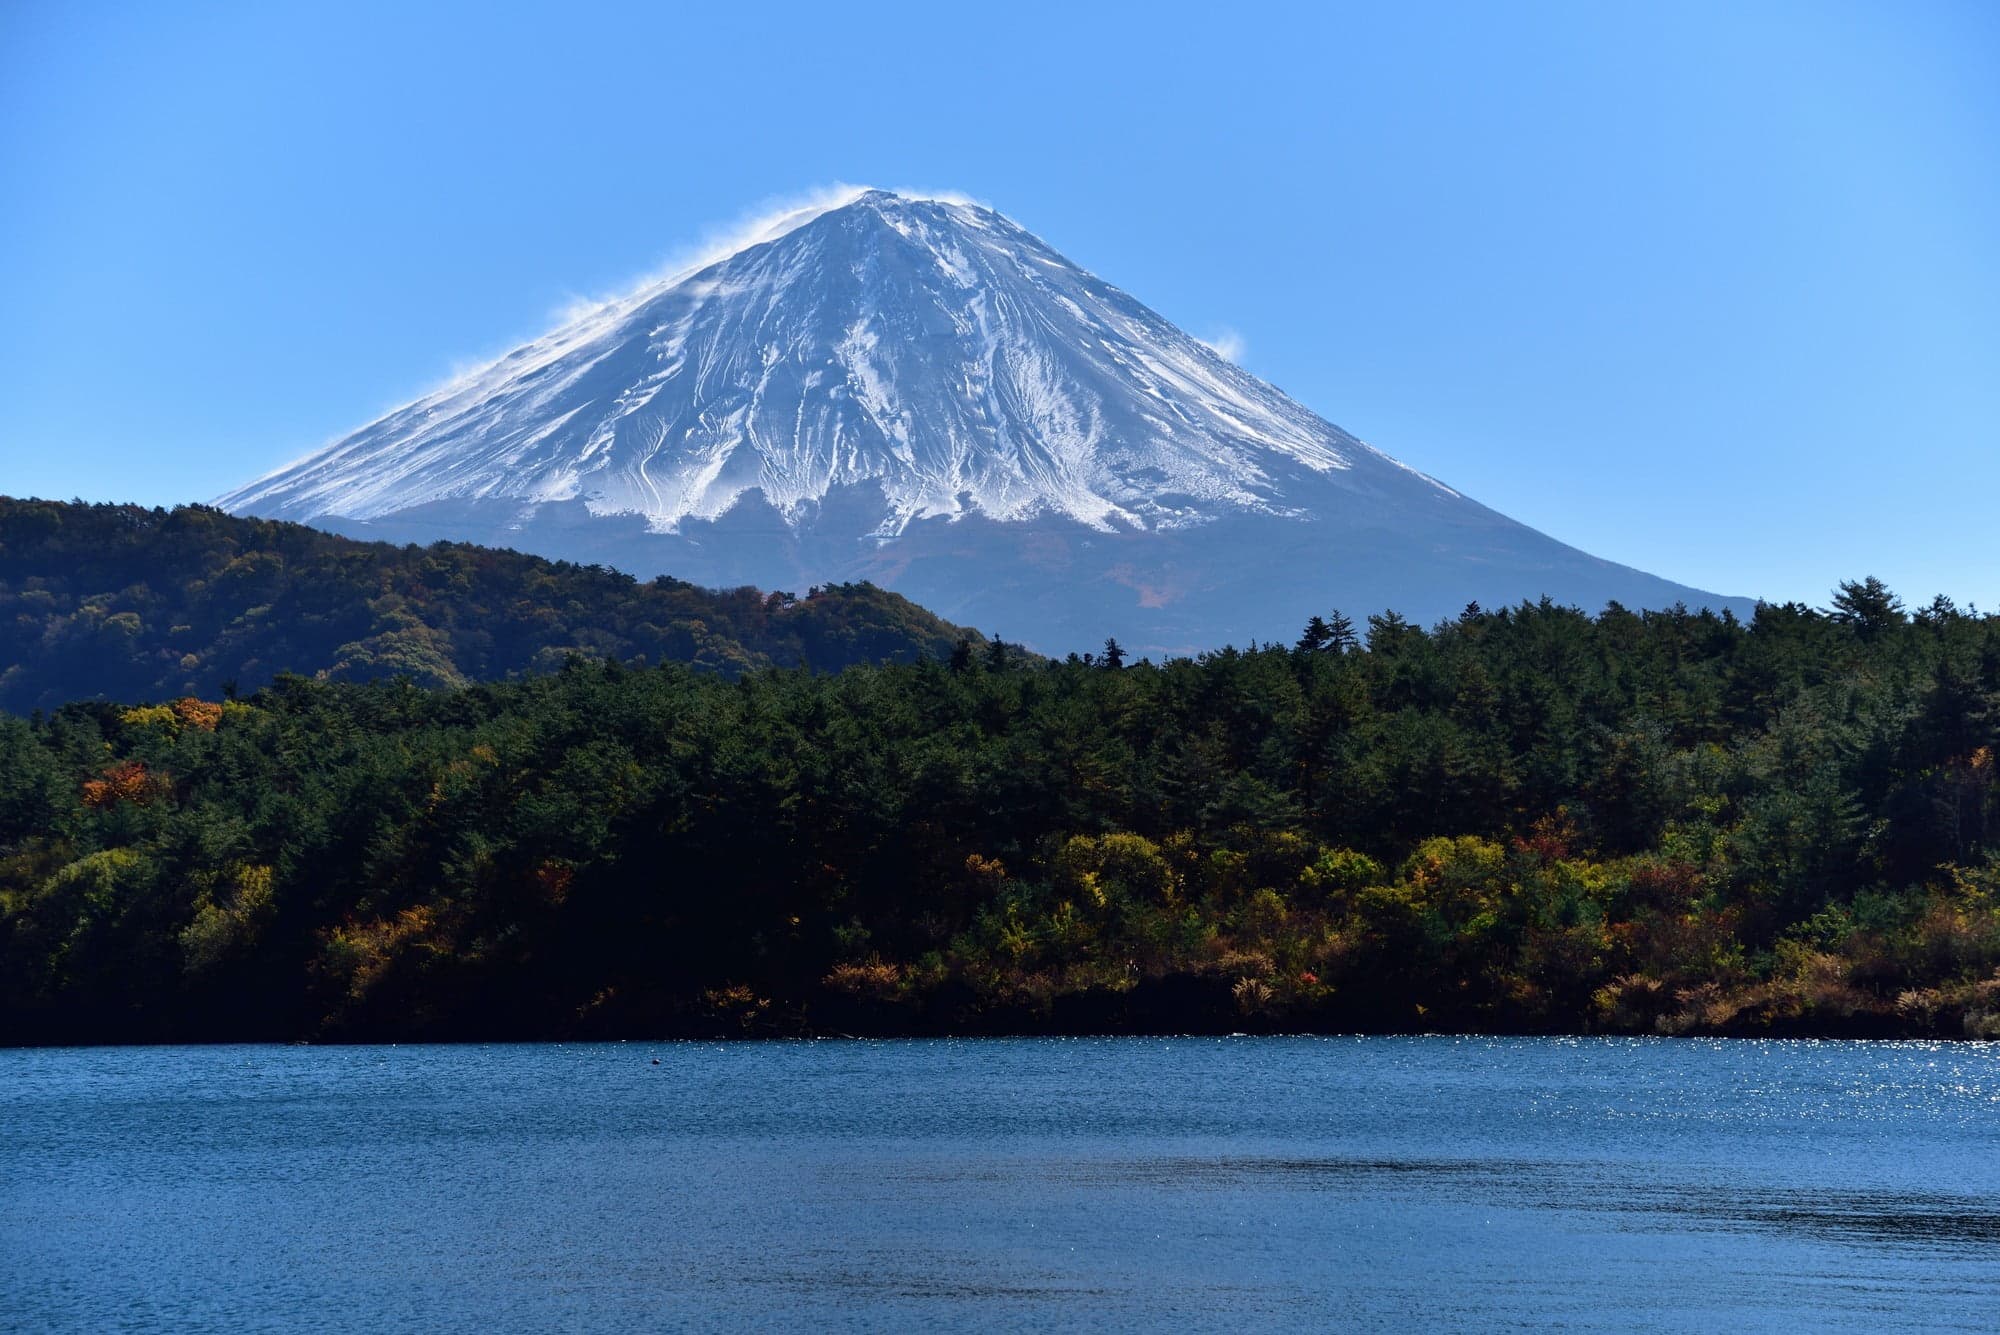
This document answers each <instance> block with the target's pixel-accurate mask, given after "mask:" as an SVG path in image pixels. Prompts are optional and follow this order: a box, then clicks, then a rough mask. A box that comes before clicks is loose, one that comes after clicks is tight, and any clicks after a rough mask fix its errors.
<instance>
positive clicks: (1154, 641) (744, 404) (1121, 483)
mask: <svg viewBox="0 0 2000 1335" xmlns="http://www.w3.org/2000/svg"><path fill="white" fill-rule="evenodd" d="M217 504H219V505H220V506H222V507H223V508H225V509H228V510H231V511H234V512H236V513H240V514H254V515H259V516H264V517H268V518H279V519H295V520H301V521H305V522H309V523H313V524H316V525H318V526H320V527H323V528H331V529H335V530H337V531H340V532H344V533H348V534H351V535H354V536H359V537H376V538H387V539H393V540H397V541H431V540H434V539H438V538H453V539H463V540H471V541H477V542H483V543H487V544H490V545H495V546H507V547H516V548H520V549H523V550H527V551H532V552H537V553H540V554H543V555H547V556H555V557H563V558H567V559H571V560H578V561H586V562H590V561H598V562H603V563H605V564H607V565H613V566H617V567H620V568H622V569H625V570H627V571H630V572H631V573H633V574H636V575H640V576H651V575H654V574H671V575H674V576H677V577H679V578H682V579H686V580H689V581H691V582H694V583H697V584H706V585H713V586H735V585H742V584H755V585H759V586H761V587H764V588H785V589H793V590H797V589H802V588H803V587H804V586H806V585H809V584H822V583H828V582H835V581H844V580H855V579H870V580H873V581H875V582H876V583H878V584H882V585H885V586H887V587H890V588H893V589H896V590H897V591H899V592H901V593H904V594H906V595H908V596H909V597H911V598H913V599H915V600H917V601H918V602H920V603H923V604H924V605H926V606H928V607H930V608H931V609H933V610H934V611H936V612H938V613H940V614H942V615H944V616H946V617H949V618H950V619H952V620H954V621H957V622H959V623H961V624H970V625H977V626H979V627H981V628H983V629H987V630H990V631H994V632H998V633H1000V634H1003V635H1005V636H1007V637H1008V638H1010V639H1017V640H1022V641H1025V642H1027V643H1028V644H1030V645H1032V646H1034V647H1036V648H1039V649H1043V650H1048V651H1055V652H1060V651H1063V650H1069V649H1077V648H1084V647H1088V646H1094V645H1095V644H1096V643H1098V642H1099V641H1101V640H1103V639H1104V637H1105V636H1107V635H1115V636H1117V637H1118V638H1119V639H1120V640H1122V641H1124V642H1125V643H1126V644H1127V645H1128V646H1130V647H1132V648H1134V649H1141V650H1146V651H1153V652H1180V651H1187V650H1194V649H1202V648H1211V647H1216V646H1219V645H1221V644H1223V643H1226V642H1232V641H1233V642H1239V643H1240V642H1242V641H1244V640H1247V639H1252V638H1256V639H1270V638H1281V637H1289V636H1291V635H1293V634H1295V633H1296V632H1297V628H1298V626H1299V625H1300V624H1301V623H1303V622H1304V621H1305V619H1306V618H1307V617H1308V616H1310V615H1312V614H1313V613H1315V612H1325V611H1328V610H1331V609H1336V608H1338V609H1341V610H1344V611H1346V612H1348V613H1349V614H1350V615H1354V616H1357V617H1358V616H1359V615H1361V614H1363V613H1369V612H1375V611H1380V610H1384V609H1389V608H1393V609H1395V610H1397V611H1399V612H1402V613H1403V614H1404V615H1406V616H1408V617H1410V618H1411V619H1413V620H1419V621H1429V620H1434V619H1437V618H1440V617H1445V616H1451V615H1455V614H1457V612H1458V611H1459V610H1460V609H1461V608H1463V607H1464V606H1465V605H1466V604H1467V603H1468V602H1473V601H1478V602H1481V603H1486V604H1488V605H1501V604H1506V603H1512V602H1518V601H1520V600H1521V599H1524V598H1527V599H1534V598H1540V597H1543V596H1547V597H1551V598H1554V599H1555V600H1557V601H1558V602H1565V603H1575V604H1578V605H1580V606H1583V607H1585V608H1588V609H1591V610H1596V609H1597V608H1599V607H1601V606H1603V605H1604V604H1605V603H1606V602H1607V601H1610V600H1614V599H1615V600H1618V601H1620V602H1623V603H1625V604H1626V605H1628V606H1631V607H1634V608H1641V607H1664V606H1669V605H1672V604H1676V603H1685V604H1687V605H1689V606H1704V605H1705V606H1709V607H1713V608H1717V609H1721V608H1723V607H1729V608H1732V609H1735V610H1737V611H1745V610H1747V609H1748V608H1749V606H1750V604H1749V602H1748V601H1747V600H1744V599H1740V598H1725V597H1718V596H1716V595H1714V594H1708V593H1703V592H1701V591H1699V590H1696V589H1692V588H1688V587H1685V586H1682V585H1678V584H1673V583H1670V582H1668V581H1666V580H1663V579H1659V578H1656V577H1654V576H1651V575H1647V574H1644V573H1642V572H1640V571H1637V570H1633V569H1631V568H1629V567H1625V566H1620V565H1615V564H1612V563H1611V562H1608V561H1602V560H1599V559H1597V558H1595V557H1591V556H1589V555H1586V554H1585V553H1583V552H1580V551H1577V550H1576V549H1574V548H1571V547H1568V546H1565V545H1563V544H1562V543H1560V542H1557V541H1555V540H1554V539H1552V538H1549V537H1547V536H1544V535H1543V534H1541V533H1538V532H1536V531H1534V530H1533V529H1530V528H1528V527H1526V526H1524V525H1522V524H1518V523H1516V522H1514V521H1513V520H1510V519H1508V518H1506V517H1505V516H1502V515H1500V514H1497V513H1495V512H1494V511H1492V510H1489V509H1487V508H1486V507H1484V506H1482V505H1480V504H1478V503H1477V502H1475V501H1473V500H1471V499H1469V498H1467V497H1465V496H1462V495H1460V494H1459V493H1458V492H1456V491H1454V490H1452V489H1451V488H1450V487H1448V486H1446V485H1445V484H1443V483H1442V482H1439V481H1437V480H1436V479H1434V478H1431V477H1428V476H1426V475H1424V474H1422V473H1420V472H1417V471H1416V470H1414V469H1412V468H1409V467H1407V466H1406V465H1404V464H1401V463H1399V462H1397V461H1396V460H1395V459H1392V458H1390V457H1389V456H1388V455H1387V454H1384V453H1383V452H1381V451H1380V450H1377V449H1375V448H1373V447H1372V446H1369V445H1367V444H1364V443H1363V442H1362V441H1360V440H1358V439H1356V438H1355V437H1354V436H1352V435H1349V434H1348V433H1347V432H1345V431H1343V430H1341V429H1340V428H1339V427H1337V426H1334V425H1333V424H1332V423H1330V422H1328V421H1326V420H1325V419H1323V418H1321V417H1319V416H1318V415H1316V414H1315V413H1313V412H1311V411H1310V410H1308V409H1306V408H1304V407H1302V406H1301V405H1299V404H1298V403H1296V402H1294V401H1293V400H1291V399H1290V398H1288V397H1286V396H1285V395H1284V394H1283V393H1282V392H1280V391H1279V390H1278V389H1276V388H1275V387H1273V386H1271V385H1269V384H1266V383H1265V382H1263V381H1261V380H1259V379H1257V378H1256V377H1255V376H1252V375H1250V374H1249V373H1247V372H1246V371H1244V370H1242V369H1241V368H1240V367H1238V366H1236V365H1234V364H1233V363H1231V362H1230V361H1228V360H1226V359H1225V358H1224V357H1222V356H1220V355H1219V354H1218V353H1217V352H1215V351H1214V350H1212V349H1211V348H1210V347H1208V346H1207V345H1205V344H1203V343H1202V342H1200V341H1199V340H1197V339H1195V338H1193V337H1191V336H1189V335H1188V334H1186V333H1184V332H1182V331H1181V330H1180V329H1178V328H1176V327H1175V326H1174V325H1173V324H1171V323H1170V322H1168V321H1167V320H1166V319H1164V318H1162V317H1161V316H1160V315H1158V314H1157V313H1155V312H1154V311H1152V310H1150V309H1148V308H1147V307H1145V306H1143V305H1141V304H1140V303H1139V302H1138V301H1136V300H1134V299H1133V298H1132V297H1130V296H1128V295H1126V294H1125V293H1124V292H1121V291H1120V290H1118V289H1117V288H1115V287H1113V286H1111V285H1110V284H1109V283H1106V282H1104V281H1103V280H1101V279H1099V278H1097V277H1096V276H1095V275H1093V274H1090V273H1087V272H1085V271H1084V270H1082V269H1080V268H1078V267H1077V266H1076V265H1074V264H1072V263H1070V262H1069V261H1068V260H1066V259H1064V258H1063V257H1062V256H1061V255H1060V254H1058V253H1056V252H1055V251H1054V250H1052V249H1051V248H1050V247H1049V246H1047V245H1046V244H1044V243H1043V242H1042V241H1041V240H1039V239H1038V238H1037V237H1035V236H1033V235H1032V234H1030V233H1029V232H1027V231H1026V230H1024V229H1023V228H1021V227H1020V226H1018V225H1017V224H1015V223H1014V222H1012V221H1010V220H1009V219H1007V218H1005V217H1002V216H1001V215H1000V214H998V213H995V212H993V211H992V210H990V209H987V208H984V207H981V206H979V205H977V204H974V203H971V202H968V201H964V200H960V199H955V198H942V197H931V198H912V197H906V196H903V195H898V194H892V193H890V192H887V191H882V190H859V191H851V192H847V193H845V194H843V195H842V196H840V197H838V198H836V199H834V200H832V201H830V202H824V203H821V204H819V205H816V206H814V207H811V208H805V209H799V210H795V211H793V212H792V213H790V214H788V215H786V216H784V217H782V218H780V219H778V220H776V221H774V222H772V223H770V224H769V225H767V226H766V227H764V228H763V229H762V231H761V233H760V234H758V235H757V236H755V237H753V238H752V239H751V240H750V241H749V242H748V243H747V244H742V245H740V246H738V247H737V248H734V249H732V250H731V251H729V253H726V254H722V255H719V256H713V257H711V258H710V259H708V260H707V261H705V262H703V263H701V264H699V265H696V266H694V267H692V268H690V269H688V270H685V271H683V272H680V273H677V274H674V275H672V276H670V277H667V278H663V279H659V280H655V281H653V282H650V283H648V284H646V285H645V286H643V287H641V288H640V289H639V290H637V291H635V292H632V293H630V294H629V295H626V296H624V297H621V298H619V299H617V300H614V301H610V302H607V303H605V304H603V305H601V306H599V307H597V308H595V309H593V310H591V311H589V312H588V313H587V314H585V315H583V316H582V317H581V318H579V319H576V320H574V321H573V322H571V323H569V324H567V325H565V326H564V327H562V328H560V329H557V330H556V331H554V332H553V333H550V334H548V335H547V336H545V337H543V338H541V339H538V340H536V341H535V342H533V343H529V344H527V345H526V346H524V347H521V348H518V349H516V350H515V351H513V352H511V353H509V354H507V355H506V356H505V357H502V358H501V359H500V360H499V361H496V362H494V363H492V364H491V365H490V366H487V367H485V368H483V369H481V370H479V371H476V372H474V373H473V374H471V375H468V376H466V377H464V378H462V379H460V380H458V381H456V382H455V383H453V384H450V385H448V386H446V387H445V388H443V389H441V390H438V391H436V392H434V393H432V394H429V395H427V396H425V397H423V398H421V399H418V400H417V401H416V402H414V403H411V404H409V405H408V406H407V407H404V408H401V409H399V410H397V411H395V412H392V413H390V414H389V415H388V416H386V417H383V418H381V419H380V420H378V421H376V422H373V423H370V424H369V425H367V426H365V427H363V428H361V429H360V430H359V431H356V432H354V433H353V434H351V435H349V436H347V437H345V438H343V439H341V440H338V441H336V442H334V443H333V444H331V445H328V446H326V447H325V448H324V449H321V450H319V451H318V452H316V453H314V454H311V455H309V456H307V457H306V458H304V459H301V460H299V461H297V462H295V463H293V464H290V465H288V466H287V467H284V468H281V469H279V470H278V471H276V472H274V473H271V474H269V475H267V476H265V477H262V478H259V479H258V480H256V481H254V482H251V483H249V484H247V485H245V486H243V487H241V488H239V489H238V490H236V491H233V492H231V493H229V494H228V495H226V496H224V497H222V498H220V499H219V501H218V502H217Z"/></svg>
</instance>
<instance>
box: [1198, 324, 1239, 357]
mask: <svg viewBox="0 0 2000 1335" xmlns="http://www.w3.org/2000/svg"><path fill="white" fill-rule="evenodd" d="M1198 342H1200V343H1201V345H1202V346H1203V347H1205V348H1207V349H1208V350H1209V351H1210V352H1212V353H1214V354H1215V355H1216V356H1218V357H1220V358H1222V360H1224V361H1226V362H1240V361H1242V360H1243V354H1244V353H1246V352H1248V351H1250V345H1249V343H1247V342H1246V341H1245V340H1244V338H1243V335H1241V334H1239V333H1237V332H1236V331H1235V330H1234V329H1229V328H1223V329H1221V330H1218V331H1217V332H1216V333H1214V334H1212V335H1210V336H1209V337H1208V338H1204V339H1200V340H1198Z"/></svg>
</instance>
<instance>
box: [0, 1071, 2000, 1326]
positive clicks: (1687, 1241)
mask: <svg viewBox="0 0 2000 1335" xmlns="http://www.w3.org/2000/svg"><path fill="white" fill-rule="evenodd" d="M655 1058H657V1059H658V1064H657V1065H656V1064H654V1059H655ZM938 1323H951V1324H954V1325H959V1326H979V1327H993V1326H1001V1327H1007V1326H1036V1327H1041V1326H1049V1325H1064V1326H1073V1327H1091V1328H1117V1327H1140V1326H1158V1325H1163V1324H1180V1325H1190V1324H1192V1325H1202V1326H1225V1325H1226V1326H1231V1327H1259V1328H1285V1329H1325V1328H1329V1327H1348V1328H1354V1327H1371V1326H1372V1327H1385V1328H1398V1329H1406V1328H1410V1327H1413V1326H1415V1327H1433V1328H1435V1327H1451V1328H1464V1327H1490V1326H1496V1325H1498V1326H1507V1325H1516V1326H1530V1325H1532V1326H1538V1327H1546V1326H1563V1325H1568V1326H1575V1327H1587V1328H1614V1329H1621V1330H1629V1329H1689V1328H1700V1329H1722V1328H1730V1329H1744V1328H1756V1327H1768V1328H1803V1329H1830V1328H1844V1329H1852V1330H1867V1331H1876V1330H1887V1329H1898V1328H1909V1329H1980V1330H1992V1329H1996V1328H2000V1045H1968V1044H1916V1043H1909V1044H1856V1043H1749V1042H1714V1043H1707V1042H1676V1041H1615V1040H1607V1041H1595V1040H1512V1039H1451V1038H1416V1039H1223V1040H1214V1039H1178V1040H1152V1039H1104V1040H1020V1041H968V1042H903V1043H858V1042H822V1043H772V1044H734V1045H710V1044H642V1043H625V1044H604V1045H591V1046H580V1047H539V1046H520V1047H441V1048H268V1047H242V1048H128V1049H80V1050H60V1051H4V1052H0V1325H5V1326H7V1327H9V1328H16V1329H34V1330H44V1329H70V1330H93V1331H94V1330H106V1329H119V1328H151V1327H158V1326H172V1327H177V1328H189V1327H199V1328H209V1329H227V1330H245V1329H286V1330H298V1329H313V1328H328V1329H333V1328H339V1329H354V1328H367V1329H404V1330H424V1331H429V1330H469V1329H486V1330H497V1329H536V1330H541V1329H577V1330H593V1331H594V1330H651V1329H661V1328H673V1327H703V1328H712V1327H717V1326H725V1327H745V1326H756V1327H765V1328H768V1327H771V1326H789V1327H797V1328H805V1327H811V1328H825V1327H829V1326H850V1327H868V1328H881V1327H889V1326H894V1327H910V1326H919V1325H935V1324H938Z"/></svg>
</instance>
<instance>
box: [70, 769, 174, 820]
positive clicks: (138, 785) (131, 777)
mask: <svg viewBox="0 0 2000 1335" xmlns="http://www.w3.org/2000/svg"><path fill="white" fill-rule="evenodd" d="M160 787H161V780H160V779H159V777H158V776H156V775H155V774H153V773H152V772H151V771H150V770H148V769H147V768H146V762H145V761H143V760H126V761H121V762H120V763H118V764H116V765H112V766H110V767H109V768H108V769H106V770H105V771H104V775H103V777H102V778H96V779H86V780H84V784H83V804H84V805H85V806H87V807H98V808H102V807H112V806H116V805H118V804H119V803H120V802H134V803H138V804H140V805H144V804H145V803H147V802H150V801H152V800H153V798H154V797H155V796H157V795H158V793H159V790H160Z"/></svg>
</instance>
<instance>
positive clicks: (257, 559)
mask: <svg viewBox="0 0 2000 1335" xmlns="http://www.w3.org/2000/svg"><path fill="white" fill-rule="evenodd" d="M968 634H969V632H966V631H962V630H960V629H959V628H958V627H956V626H953V625H951V624H950V623H948V622H945V621H943V620H940V619H939V618H938V617H935V616H933V615H931V614H930V613H929V612H926V611H925V610H924V609H922V608H921V607H918V606H917V605H916V604H914V603H912V602H910V601H909V600H908V599H906V598H903V597H902V596H900V595H898V594H894V593H889V592H887V591H885V590H883V589H879V588H876V587H875V586H873V585H871V584H836V585H830V586H828V587H826V588H823V589H816V590H811V591H808V592H806V594H805V596H803V597H795V596H793V595H792V594H791V593H788V592H787V593H769V594H766V593H760V592H759V591H757V590H756V589H750V588H741V589H733V590H729V591H725V592H713V591H710V590H706V589H701V588H697V587H695V586H694V585H691V584H687V583H684V582H682V581H680V580H676V579H669V578H660V579H655V580H652V581H649V582H646V583H640V582H638V581H636V580H634V579H633V578H632V577H630V576H628V575H625V574H621V573H619V572H618V571H615V570H607V569H604V568H603V567H600V566H581V565H572V564H569V563H566V562H560V561H548V560H544V559H542V558H540V557H535V556H526V555H523V554H521V553H519V552H513V551H502V550H495V549H491V548H484V547H474V546H469V545H465V544H460V543H436V544H433V545H431V546H428V547H398V546H392V545H390V544H387V543H379V542H357V541H354V540H353V539H349V538H343V537H338V536H336V535H333V534H330V533H322V532H319V531H318V530H315V529H311V528H306V527H304V526H302V525H298V524H290V523H278V522H272V521H267V520H257V519H239V518H235V517H233V516H230V515H228V514H225V513H223V512H222V511H220V510H215V509H211V508H209V507H207V506H199V505H190V506H181V507H178V508H175V509H173V510H163V509H150V510H149V509H145V508H143V507H140V506H133V505H86V504H82V503H68V504H65V503H61V502H55V501H40V500H15V499H11V498H6V497H0V709H6V710H11V711H15V712H19V713H25V712H27V711H29V710H31V709H35V708H49V707H53V706H55V705H59V704H62V703H64V702H66V701H70V700H78V699H85V698H89V697H94V696H103V697H109V698H115V699H118V700H121V701H132V700H154V699H164V698H167V697H170V696H181V695H199V696H204V697H209V698H213V697H214V696H215V695H216V694H218V693H219V692H221V691H222V690H223V689H224V688H225V685H227V684H229V683H234V685H235V686H236V687H237V688H238V689H240V690H242V691H245V692H248V691H250V690H254V689H255V688H257V687H259V686H261V685H263V684H265V683H266V682H268V681H270V680H271V679H272V677H274V676H275V675H277V674H278V673H280V672H295V673H299V674H301V675H305V676H314V677H324V678H329V679H333V680H353V681H358V680H368V679H371V678H383V677H393V676H399V675H403V676H408V677H410V678H413V679H414V680H416V681H418V682H420V683H423V684H425V685H436V686H455V685H464V684H466V683H469V682H475V681H491V680H498V679H503V678H508V677H513V676H518V675H520V674H523V673H527V672H534V671H539V670H545V669H550V668H555V667H559V666H561V664H562V663H563V661H564V660H565V659H566V658H567V657H568V656H570V655H572V654H577V655H582V656H584V657H586V658H604V659H617V660H622V661H628V662H630V661H644V662H649V663H660V662H668V661H671V662H677V663H688V664H692V665H694V666H696V667H700V668H705V669H709V670H712V671H714V672H718V673H722V674H724V675H735V674H740V673H742V672H746V671H750V670H754V669H757V668H762V667H769V666H774V665H775V666H780V667H794V666H797V665H799V664H801V663H804V664H807V665H809V666H811V667H813V668H818V669H826V670H835V669H839V668H843V667H847V666H849V665H850V664H854V663H863V662H872V663H888V662H909V661H914V660H916V659H919V658H922V657H925V656H933V657H944V656H947V655H949V654H950V653H951V651H952V649H953V647H954V646H955V645H956V644H957V643H958V641H959V640H960V639H961V638H964V637H966V636H967V635H968ZM971 638H973V639H974V640H978V639H979V638H980V637H978V636H977V635H972V636H971Z"/></svg>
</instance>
